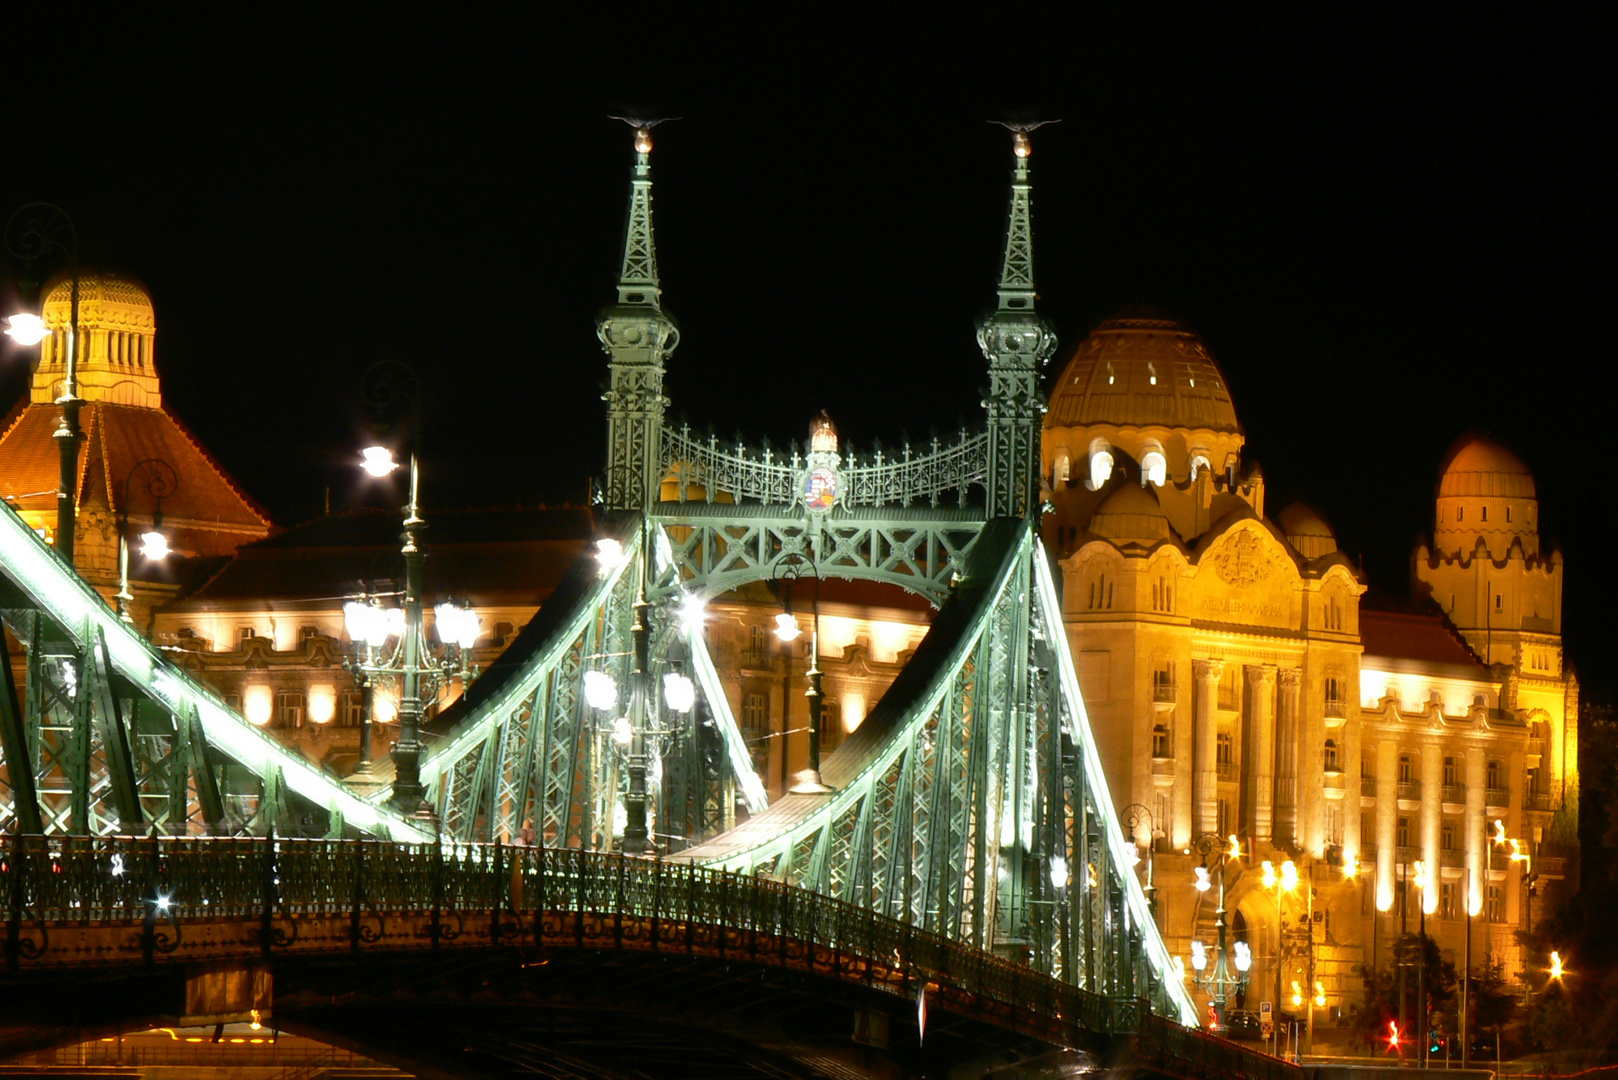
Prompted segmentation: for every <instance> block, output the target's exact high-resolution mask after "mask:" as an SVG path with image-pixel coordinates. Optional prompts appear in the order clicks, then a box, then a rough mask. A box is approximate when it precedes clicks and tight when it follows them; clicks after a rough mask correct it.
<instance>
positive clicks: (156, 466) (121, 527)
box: [115, 458, 180, 625]
mask: <svg viewBox="0 0 1618 1080" xmlns="http://www.w3.org/2000/svg"><path fill="white" fill-rule="evenodd" d="M137 473H139V474H141V485H142V486H143V487H144V488H145V489H146V494H148V495H150V496H151V497H152V498H153V499H155V500H156V503H157V505H156V508H155V509H154V510H153V511H152V527H151V528H150V529H148V530H147V531H146V532H144V533H142V534H141V537H140V541H141V546H140V553H141V555H142V557H144V558H146V559H148V560H150V561H153V562H161V561H162V560H163V559H166V558H168V556H169V540H168V537H167V536H165V535H163V533H162V532H161V531H160V530H161V529H162V528H163V500H164V499H166V498H168V497H169V496H170V495H173V494H174V491H175V489H176V488H178V487H179V486H180V478H179V477H178V476H177V475H176V474H175V472H174V466H172V465H170V464H169V463H168V462H166V461H164V460H163V459H162V458H147V459H146V460H145V461H139V462H136V463H135V465H134V466H133V467H132V468H130V470H129V475H128V476H126V477H125V478H124V503H123V508H122V512H121V513H120V514H119V515H118V592H117V594H116V597H115V598H116V600H117V601H118V618H120V619H122V620H123V621H124V622H126V623H128V624H130V625H134V622H135V617H134V616H133V615H132V614H130V611H129V602H130V601H131V600H133V599H134V596H133V595H132V594H131V593H130V591H129V509H130V504H131V503H132V502H133V501H134V492H133V485H134V483H135V475H136V474H137Z"/></svg>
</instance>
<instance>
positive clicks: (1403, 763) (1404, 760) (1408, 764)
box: [1399, 754, 1416, 784]
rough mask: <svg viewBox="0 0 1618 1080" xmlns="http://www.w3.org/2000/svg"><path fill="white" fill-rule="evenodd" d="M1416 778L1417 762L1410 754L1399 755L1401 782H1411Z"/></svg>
mask: <svg viewBox="0 0 1618 1080" xmlns="http://www.w3.org/2000/svg"><path fill="white" fill-rule="evenodd" d="M1415 779H1416V769H1415V764H1414V763H1413V762H1412V761H1411V760H1410V755H1409V754H1400V755H1399V783H1401V784H1409V783H1412V782H1413V781H1414V780H1415Z"/></svg>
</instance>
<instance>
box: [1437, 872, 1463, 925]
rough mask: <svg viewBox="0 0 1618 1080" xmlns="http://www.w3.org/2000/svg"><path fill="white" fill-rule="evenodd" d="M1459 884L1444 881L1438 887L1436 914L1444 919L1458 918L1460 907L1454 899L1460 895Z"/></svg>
mask: <svg viewBox="0 0 1618 1080" xmlns="http://www.w3.org/2000/svg"><path fill="white" fill-rule="evenodd" d="M1459 884H1460V883H1459V882H1456V881H1446V882H1444V883H1443V884H1441V885H1440V886H1439V887H1438V912H1439V914H1440V915H1441V916H1442V917H1443V918H1446V919H1455V918H1459V917H1460V914H1461V908H1460V905H1459V904H1458V903H1457V902H1456V899H1457V897H1458V895H1459V893H1460V891H1461V890H1460V888H1459V887H1458V886H1459Z"/></svg>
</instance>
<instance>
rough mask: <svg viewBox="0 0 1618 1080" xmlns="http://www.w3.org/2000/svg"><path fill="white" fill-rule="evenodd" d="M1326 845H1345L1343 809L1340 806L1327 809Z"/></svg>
mask: <svg viewBox="0 0 1618 1080" xmlns="http://www.w3.org/2000/svg"><path fill="white" fill-rule="evenodd" d="M1326 843H1328V844H1331V845H1333V846H1335V847H1341V846H1342V844H1343V809H1342V807H1340V806H1328V807H1327V808H1326Z"/></svg>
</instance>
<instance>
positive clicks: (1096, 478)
mask: <svg viewBox="0 0 1618 1080" xmlns="http://www.w3.org/2000/svg"><path fill="white" fill-rule="evenodd" d="M1111 479H1112V451H1111V450H1110V449H1109V448H1108V447H1107V446H1106V445H1105V444H1103V445H1102V446H1101V447H1100V448H1099V449H1092V450H1091V451H1090V478H1089V480H1088V481H1087V482H1086V486H1087V487H1089V489H1090V490H1091V491H1100V490H1101V489H1102V488H1103V487H1105V486H1106V483H1107V481H1108V480H1111Z"/></svg>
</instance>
